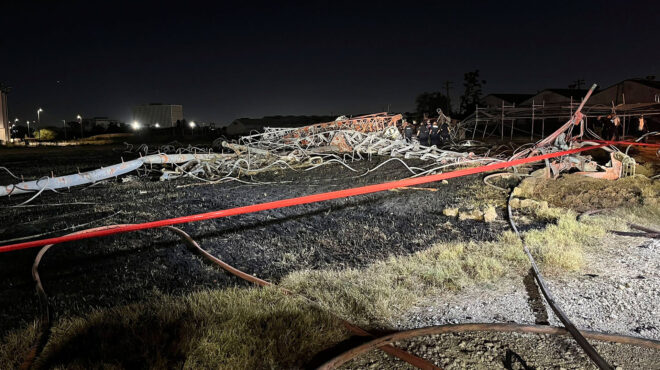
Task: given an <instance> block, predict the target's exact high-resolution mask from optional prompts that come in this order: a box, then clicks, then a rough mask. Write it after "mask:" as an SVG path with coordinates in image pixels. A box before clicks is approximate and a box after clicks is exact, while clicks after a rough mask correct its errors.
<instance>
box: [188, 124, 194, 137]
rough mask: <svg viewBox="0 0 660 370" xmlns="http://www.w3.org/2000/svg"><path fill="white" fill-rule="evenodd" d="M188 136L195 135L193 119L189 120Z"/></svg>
mask: <svg viewBox="0 0 660 370" xmlns="http://www.w3.org/2000/svg"><path fill="white" fill-rule="evenodd" d="M188 125H190V136H195V121H190V123H189V124H188Z"/></svg>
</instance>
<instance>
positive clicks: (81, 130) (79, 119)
mask: <svg viewBox="0 0 660 370" xmlns="http://www.w3.org/2000/svg"><path fill="white" fill-rule="evenodd" d="M76 119H77V120H78V124H79V125H80V139H81V140H82V137H83V128H82V117H80V114H79V115H78V116H76Z"/></svg>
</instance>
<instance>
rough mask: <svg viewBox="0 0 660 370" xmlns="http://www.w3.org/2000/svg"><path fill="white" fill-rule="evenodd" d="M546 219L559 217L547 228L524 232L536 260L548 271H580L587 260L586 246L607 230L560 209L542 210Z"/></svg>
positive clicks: (591, 244) (540, 212) (542, 215)
mask: <svg viewBox="0 0 660 370" xmlns="http://www.w3.org/2000/svg"><path fill="white" fill-rule="evenodd" d="M537 213H539V216H540V217H541V218H543V219H552V218H555V219H556V224H550V225H548V226H547V227H546V228H545V229H544V230H530V231H528V232H525V233H524V234H523V238H524V239H525V243H526V244H527V246H528V247H529V249H530V252H532V255H533V256H534V259H536V260H537V261H538V262H540V263H541V265H543V266H544V267H545V268H546V269H547V270H549V271H551V272H552V271H558V270H569V271H575V270H579V269H580V268H581V267H582V265H583V263H584V248H585V247H588V246H593V245H596V244H597V243H598V242H599V241H600V239H601V238H602V237H603V236H605V233H606V229H605V228H604V227H603V225H602V224H600V223H597V222H590V221H585V222H580V221H578V220H577V214H576V213H575V212H573V211H570V210H562V209H559V208H547V209H539V210H538V211H537Z"/></svg>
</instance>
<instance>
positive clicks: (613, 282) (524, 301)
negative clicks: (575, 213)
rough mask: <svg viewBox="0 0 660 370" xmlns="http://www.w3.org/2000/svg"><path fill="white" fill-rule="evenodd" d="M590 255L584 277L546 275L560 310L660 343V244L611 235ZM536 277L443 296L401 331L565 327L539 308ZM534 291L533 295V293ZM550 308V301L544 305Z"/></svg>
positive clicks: (599, 327) (593, 325) (587, 325)
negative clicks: (490, 325) (471, 325)
mask: <svg viewBox="0 0 660 370" xmlns="http://www.w3.org/2000/svg"><path fill="white" fill-rule="evenodd" d="M607 240H608V242H607V244H604V245H602V248H599V249H598V251H595V250H594V251H591V252H590V253H588V254H587V256H586V257H587V258H586V260H587V261H586V266H585V268H584V269H583V270H581V271H580V273H579V274H568V275H562V276H561V277H559V276H553V275H550V276H544V277H545V280H546V282H547V283H548V285H549V288H550V290H551V292H552V294H553V295H554V297H555V299H556V300H557V302H558V303H559V305H560V307H561V308H562V309H563V310H564V312H566V314H567V315H568V316H569V317H570V318H571V319H572V320H573V322H574V323H575V324H576V325H577V326H578V327H579V328H583V329H588V330H596V331H605V332H611V333H617V334H626V335H635V336H642V337H645V338H651V339H656V340H660V308H659V307H658V302H660V257H659V256H660V240H657V239H656V240H654V241H651V240H648V239H643V238H628V237H623V236H616V235H610V236H609V237H608V238H607ZM529 280H530V276H525V277H517V278H509V279H506V280H503V281H500V282H498V283H497V284H495V285H487V286H480V287H475V288H474V289H470V290H469V291H468V290H466V291H461V292H457V293H452V294H446V295H443V296H442V297H437V298H436V299H435V300H433V301H430V302H425V304H424V305H420V306H418V307H416V308H415V309H414V310H412V311H411V312H410V313H409V314H408V315H407V316H406V317H405V318H404V319H402V320H401V321H400V322H398V326H399V328H401V329H410V328H416V327H422V326H431V325H442V324H455V323H464V322H517V323H528V324H535V323H536V324H544V323H547V322H549V323H550V324H551V325H556V326H560V325H561V323H560V322H559V320H558V319H557V318H556V317H555V316H554V314H553V313H552V312H551V311H549V309H547V310H546V309H544V308H543V307H541V306H539V304H538V302H540V301H539V299H542V298H539V294H540V292H539V291H538V288H536V287H535V286H534V285H532V288H531V289H530V288H528V286H529ZM530 292H531V294H530ZM542 303H543V304H544V305H543V306H544V307H547V306H546V305H545V301H543V302H542Z"/></svg>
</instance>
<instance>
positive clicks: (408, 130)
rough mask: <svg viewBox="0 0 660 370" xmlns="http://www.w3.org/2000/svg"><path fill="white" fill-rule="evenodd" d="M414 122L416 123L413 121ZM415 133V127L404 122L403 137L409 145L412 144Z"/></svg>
mask: <svg viewBox="0 0 660 370" xmlns="http://www.w3.org/2000/svg"><path fill="white" fill-rule="evenodd" d="M413 122H414V121H413ZM414 132H415V130H414V127H412V125H411V124H409V123H408V122H406V121H403V137H404V138H405V139H406V142H407V143H412V137H413V133H414Z"/></svg>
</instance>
